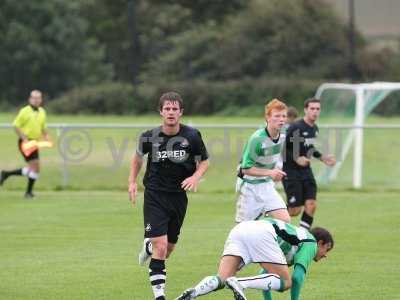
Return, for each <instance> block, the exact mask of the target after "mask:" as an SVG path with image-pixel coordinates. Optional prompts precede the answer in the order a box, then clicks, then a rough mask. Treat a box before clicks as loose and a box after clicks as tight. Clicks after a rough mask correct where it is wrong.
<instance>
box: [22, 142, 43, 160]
mask: <svg viewBox="0 0 400 300" xmlns="http://www.w3.org/2000/svg"><path fill="white" fill-rule="evenodd" d="M18 149H19V152H21V154H22V156H23V157H24V159H25V161H26V162H28V161H31V160H34V159H39V150H35V151H33V152H32V153H31V154H29V155H28V156H26V155H25V154H24V152H23V151H22V139H19V140H18Z"/></svg>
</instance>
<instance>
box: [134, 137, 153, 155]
mask: <svg viewBox="0 0 400 300" xmlns="http://www.w3.org/2000/svg"><path fill="white" fill-rule="evenodd" d="M150 151H151V142H150V136H149V135H148V134H147V132H144V133H142V134H141V135H140V137H139V139H138V143H137V147H136V153H137V154H138V155H140V156H144V155H146V154H147V153H149V152H150Z"/></svg>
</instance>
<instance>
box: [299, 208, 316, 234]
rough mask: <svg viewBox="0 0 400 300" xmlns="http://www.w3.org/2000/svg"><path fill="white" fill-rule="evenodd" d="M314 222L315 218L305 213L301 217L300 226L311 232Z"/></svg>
mask: <svg viewBox="0 0 400 300" xmlns="http://www.w3.org/2000/svg"><path fill="white" fill-rule="evenodd" d="M313 221H314V218H313V217H312V216H310V215H309V214H307V213H306V212H305V211H303V215H302V216H301V219H300V224H299V225H300V226H301V227H303V228H305V229H307V230H310V228H311V225H312V223H313Z"/></svg>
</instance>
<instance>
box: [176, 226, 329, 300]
mask: <svg viewBox="0 0 400 300" xmlns="http://www.w3.org/2000/svg"><path fill="white" fill-rule="evenodd" d="M332 248H333V238H332V236H331V234H330V233H329V231H327V230H326V229H323V228H314V229H312V230H311V231H310V232H308V231H307V230H305V229H304V228H301V227H296V226H294V225H291V224H288V223H285V222H283V221H280V220H276V219H272V218H264V219H261V220H257V221H245V222H242V223H240V224H238V225H236V226H235V227H234V228H233V229H232V230H231V232H230V234H229V236H228V239H227V240H226V242H225V248H224V252H223V255H222V258H221V261H220V265H219V270H218V275H216V276H207V277H205V278H204V279H203V280H201V281H200V282H199V283H198V284H197V285H196V286H195V287H194V288H189V289H187V290H186V291H185V292H183V294H182V295H180V296H179V297H178V298H177V299H176V300H189V299H194V298H197V297H199V296H203V295H206V294H208V293H211V292H214V291H217V290H219V289H222V288H224V287H225V286H226V287H227V288H229V289H231V290H232V292H233V295H234V297H235V299H236V300H247V298H246V295H245V293H244V290H245V289H247V288H252V289H259V290H262V291H263V292H264V297H265V298H266V299H270V293H269V291H271V290H275V291H281V292H283V291H285V290H288V289H291V299H292V300H297V299H299V296H300V290H301V287H302V285H303V282H304V278H305V274H306V272H307V270H308V267H309V265H310V263H311V261H312V260H314V261H316V262H317V261H319V260H320V259H322V258H324V257H326V256H327V253H328V251H330V250H331V249H332ZM250 263H258V264H260V265H261V267H262V268H263V269H264V272H265V273H264V274H261V275H257V276H252V277H234V276H235V275H236V272H237V271H238V270H240V269H241V268H242V267H244V266H245V265H248V264H250ZM291 265H294V271H293V273H292V275H290V274H289V268H288V266H291Z"/></svg>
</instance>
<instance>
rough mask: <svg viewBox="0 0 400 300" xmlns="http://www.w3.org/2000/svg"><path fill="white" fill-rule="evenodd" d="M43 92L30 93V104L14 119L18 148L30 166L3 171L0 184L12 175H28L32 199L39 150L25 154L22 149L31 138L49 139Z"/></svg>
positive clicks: (0, 175)
mask: <svg viewBox="0 0 400 300" xmlns="http://www.w3.org/2000/svg"><path fill="white" fill-rule="evenodd" d="M42 101H43V98H42V92H41V91H39V90H33V91H32V92H31V93H30V96H29V99H28V102H29V104H28V105H26V106H25V107H23V108H22V109H21V110H20V111H19V113H18V115H17V117H16V118H15V120H14V123H13V125H14V128H15V131H16V133H17V135H18V148H19V151H20V152H21V154H22V156H23V157H24V159H25V161H26V162H27V164H28V166H26V167H24V168H22V169H16V170H11V171H1V173H0V185H2V184H3V183H4V181H5V180H6V179H7V178H8V177H10V176H12V175H16V176H26V177H28V185H27V188H26V192H25V198H28V199H31V198H33V197H34V194H33V192H32V191H33V186H34V184H35V181H36V180H37V179H38V178H39V171H40V164H39V150H35V151H33V152H32V153H31V154H29V155H25V154H24V152H23V151H22V144H23V143H25V142H28V141H30V140H39V139H42V138H43V139H44V140H49V135H48V133H47V128H46V111H45V110H44V109H43V108H42V107H41V105H42Z"/></svg>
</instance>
